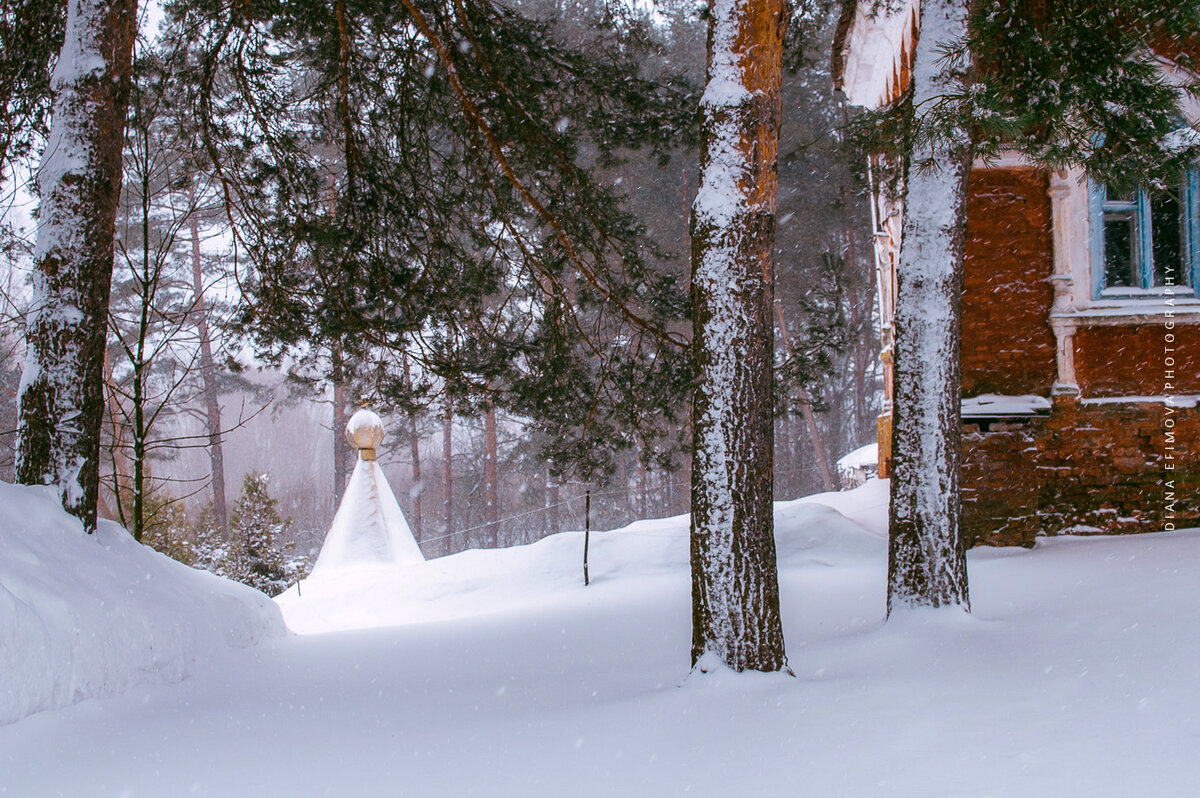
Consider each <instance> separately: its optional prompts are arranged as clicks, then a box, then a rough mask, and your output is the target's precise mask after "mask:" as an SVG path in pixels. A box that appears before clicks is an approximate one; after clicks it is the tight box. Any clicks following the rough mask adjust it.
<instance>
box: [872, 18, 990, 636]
mask: <svg viewBox="0 0 1200 798" xmlns="http://www.w3.org/2000/svg"><path fill="white" fill-rule="evenodd" d="M967 14H968V3H967V2H965V0H925V2H923V3H922V7H921V37H920V41H919V43H918V45H917V49H916V54H915V64H914V67H913V102H914V103H915V104H916V106H915V107H916V111H917V113H918V114H920V113H921V112H922V111H923V109H924V108H925V107H926V105H927V104H928V103H930V102H932V101H934V100H935V99H936V98H937V97H939V96H941V95H944V94H947V93H950V92H958V91H960V90H961V81H962V80H963V79H964V77H965V76H964V75H963V74H962V73H961V72H960V71H957V70H956V69H953V68H951V67H950V66H948V65H947V63H946V62H945V60H944V59H942V58H941V57H940V56H941V48H942V46H943V45H945V44H947V43H949V42H953V41H955V40H957V39H958V38H959V37H961V36H962V35H963V34H965V33H966V26H967ZM922 164H931V165H932V166H933V168H919V167H920V166H921V165H922ZM970 167H971V145H970V136H969V134H968V133H966V132H965V131H964V132H963V133H962V134H961V136H959V137H957V138H956V139H953V140H951V139H941V140H939V141H935V142H933V143H932V144H930V143H920V142H919V143H918V144H915V145H914V146H913V148H912V151H911V153H910V156H909V159H908V163H907V165H906V168H905V171H906V183H905V185H906V186H907V191H906V198H905V204H904V220H903V224H902V228H901V248H900V264H899V268H898V270H897V281H898V282H897V299H896V311H895V317H896V324H895V330H896V332H895V335H896V344H895V352H896V362H895V371H894V377H893V379H894V400H893V401H894V404H893V410H892V413H893V420H892V474H891V518H890V527H889V528H890V538H889V545H888V613H889V614H890V613H891V612H892V611H893V610H894V609H896V607H897V606H904V605H910V606H930V607H940V606H944V605H961V606H964V607H967V606H969V602H968V594H967V562H966V550H965V548H964V546H963V539H962V532H961V529H960V522H961V516H962V503H961V496H960V493H959V479H960V460H961V444H962V427H961V424H960V421H959V413H960V409H961V408H960V403H961V394H962V371H961V369H962V363H961V345H962V271H963V243H964V239H965V238H966V219H967V206H966V201H967V178H968V175H969V172H970Z"/></svg>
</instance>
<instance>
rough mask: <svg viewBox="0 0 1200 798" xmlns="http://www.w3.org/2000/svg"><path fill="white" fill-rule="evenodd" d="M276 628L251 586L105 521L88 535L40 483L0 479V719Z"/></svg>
mask: <svg viewBox="0 0 1200 798" xmlns="http://www.w3.org/2000/svg"><path fill="white" fill-rule="evenodd" d="M284 631H285V629H284V626H283V620H282V618H281V617H280V615H279V611H278V609H277V608H276V606H275V605H274V604H273V603H272V602H271V601H270V599H268V598H267V597H266V596H264V595H263V594H261V593H259V592H258V591H256V590H251V589H250V588H247V587H243V586H242V585H239V584H236V583H234V582H229V581H227V580H224V579H219V578H217V577H215V576H212V575H211V574H207V573H204V572H202V571H195V570H193V569H191V568H188V567H187V566H184V565H180V564H179V563H177V562H175V561H174V560H172V559H170V558H169V557H166V556H164V555H162V554H159V553H158V552H156V551H154V550H152V549H150V548H148V547H145V546H142V545H140V544H138V543H137V542H136V541H134V539H133V537H132V536H130V534H129V533H128V532H126V531H125V530H124V529H122V528H121V527H120V526H118V525H116V524H114V523H111V522H108V521H101V522H100V524H99V528H98V529H97V531H96V534H95V535H90V536H89V535H85V534H84V533H83V526H82V525H81V524H80V522H79V521H78V520H77V519H75V518H73V517H71V516H69V515H67V514H66V513H65V512H63V510H62V508H61V506H60V505H59V503H58V500H57V498H56V497H55V496H54V495H53V494H52V493H51V492H50V491H49V490H48V489H44V488H36V487H23V486H17V485H9V484H7V483H2V482H0V724H5V723H10V722H12V721H14V720H16V719H17V718H20V717H23V716H25V715H28V714H30V713H32V712H37V711H39V710H43V709H49V708H53V707H62V706H65V705H67V704H71V703H73V702H76V701H80V700H83V699H85V698H94V697H98V696H105V695H111V694H113V693H117V692H120V691H122V690H126V689H128V688H129V687H131V686H133V685H138V684H143V683H146V682H154V681H160V682H161V681H168V682H175V681H179V680H180V679H183V678H184V677H185V676H187V675H188V674H190V673H191V672H192V671H193V670H194V668H195V667H196V665H197V664H198V662H199V661H201V660H202V659H204V658H206V657H210V656H212V655H213V654H214V653H215V652H216V651H218V650H219V649H222V648H226V647H229V646H234V647H241V646H248V645H251V644H253V643H256V642H258V641H260V640H262V639H263V638H265V637H269V636H280V635H282V634H284ZM3 780H4V777H3V776H2V775H0V784H2V783H3ZM26 794H31V793H26Z"/></svg>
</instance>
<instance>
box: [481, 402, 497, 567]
mask: <svg viewBox="0 0 1200 798" xmlns="http://www.w3.org/2000/svg"><path fill="white" fill-rule="evenodd" d="M499 448H500V447H499V442H498V441H497V439H496V406H495V405H494V404H492V400H491V399H488V400H487V407H486V410H485V411H484V414H483V505H484V507H483V512H484V519H485V520H486V522H487V545H488V546H491V547H492V548H495V547H496V546H499V545H500V477H499V473H498V469H497V460H498V459H499V455H500V452H499Z"/></svg>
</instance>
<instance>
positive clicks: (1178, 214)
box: [834, 0, 1200, 545]
mask: <svg viewBox="0 0 1200 798" xmlns="http://www.w3.org/2000/svg"><path fill="white" fill-rule="evenodd" d="M917 2H918V0H907V2H906V3H904V4H903V6H904V7H903V8H902V9H899V10H896V11H893V12H891V13H887V12H886V11H879V12H877V13H875V12H873V11H872V9H873V7H874V5H875V4H874V3H872V2H871V1H870V0H864V1H863V2H855V1H854V0H847V2H846V3H845V6H844V9H843V15H842V18H841V21H840V24H839V27H838V32H837V37H836V39H835V43H834V81H835V85H836V86H837V87H838V88H839V89H841V90H842V91H844V92H845V94H846V96H847V98H848V100H849V101H850V102H851V103H852V104H854V105H861V106H866V107H879V106H881V105H883V104H885V103H888V102H891V101H892V100H894V99H896V98H897V97H898V96H899V95H900V94H901V93H902V92H903V91H904V89H905V88H906V86H907V81H908V77H909V73H910V67H911V63H912V53H913V51H914V45H915V41H916V37H917V36H918V35H919V31H918V27H917V26H918V18H919V14H918V13H917ZM1160 62H1161V64H1162V68H1163V70H1164V71H1165V73H1166V74H1167V75H1171V74H1178V67H1177V66H1176V65H1175V64H1174V62H1173V61H1172V53H1171V52H1170V49H1169V48H1166V47H1164V48H1162V50H1161V57H1160ZM1186 115H1187V117H1188V120H1189V121H1190V122H1192V123H1193V124H1194V123H1195V121H1196V120H1197V119H1200V103H1193V105H1192V107H1189V108H1187V109H1186ZM1197 174H1198V173H1197V171H1193V172H1191V174H1189V175H1188V176H1187V177H1186V178H1185V179H1184V180H1183V181H1181V183H1180V185H1178V186H1177V187H1175V188H1174V189H1173V190H1170V191H1162V192H1150V191H1148V190H1145V189H1139V190H1137V191H1134V192H1128V193H1124V194H1118V193H1116V192H1114V191H1110V190H1108V187H1107V186H1105V185H1104V184H1097V183H1095V182H1093V181H1090V180H1089V179H1088V178H1087V177H1086V175H1084V173H1083V172H1082V170H1079V169H1064V170H1060V171H1053V172H1048V171H1046V170H1041V169H1036V168H1033V167H1032V166H1030V165H1029V164H1028V163H1026V162H1024V161H1023V160H1022V159H1021V158H1020V157H1019V156H1017V155H1012V156H1009V157H1004V158H1001V159H1000V160H999V161H997V162H994V163H989V164H986V165H985V164H982V163H980V164H976V165H975V167H974V169H973V170H972V173H971V177H970V187H969V195H968V211H967V217H968V220H967V245H966V263H965V267H964V269H965V273H964V287H963V320H962V324H963V330H962V332H963V338H962V374H963V397H964V398H963V412H962V422H963V480H962V484H963V503H964V506H963V515H964V527H965V532H966V536H967V539H968V541H969V542H971V543H981V542H982V543H995V544H1020V545H1030V544H1032V542H1033V539H1034V536H1035V535H1038V534H1063V533H1068V532H1071V533H1077V534H1079V533H1100V532H1103V533H1111V532H1141V531H1157V530H1161V529H1172V528H1183V527H1186V526H1196V525H1197V524H1198V522H1200V500H1198V495H1200V457H1198V454H1197V446H1198V445H1200V410H1198V409H1197V398H1198V397H1200V181H1198V178H1197ZM875 193H876V196H875V198H874V202H873V221H874V228H875V229H874V241H875V255H876V265H877V272H878V278H879V289H880V290H879V296H880V303H881V304H880V310H881V318H882V339H883V340H882V348H883V361H884V370H885V386H886V387H885V405H884V414H883V416H881V418H880V426H879V444H880V446H879V450H880V469H881V472H882V473H885V474H886V472H887V466H888V455H889V450H890V449H889V443H890V406H891V398H892V397H891V383H892V379H891V376H892V375H891V368H890V357H891V351H892V327H891V319H892V318H893V309H894V302H895V290H896V280H895V271H896V265H897V263H898V258H897V256H898V252H899V245H900V220H901V214H902V213H903V208H902V207H900V206H899V204H898V203H897V202H895V201H893V200H891V199H889V198H888V197H887V196H886V195H885V193H884V192H879V191H877V192H875Z"/></svg>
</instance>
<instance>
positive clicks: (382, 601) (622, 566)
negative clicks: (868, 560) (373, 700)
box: [275, 480, 887, 634]
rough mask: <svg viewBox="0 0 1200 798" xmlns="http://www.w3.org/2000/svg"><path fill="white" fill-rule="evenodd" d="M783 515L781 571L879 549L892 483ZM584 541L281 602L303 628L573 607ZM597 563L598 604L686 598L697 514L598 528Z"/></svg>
mask: <svg viewBox="0 0 1200 798" xmlns="http://www.w3.org/2000/svg"><path fill="white" fill-rule="evenodd" d="M775 520H776V535H775V537H776V546H777V548H778V554H779V561H780V567H781V568H783V567H785V566H786V565H788V564H791V565H797V564H800V565H802V564H804V563H811V562H818V561H819V562H825V561H827V560H828V559H829V558H830V557H833V556H835V553H837V552H841V553H844V552H846V551H855V552H860V553H861V552H862V551H875V550H876V549H878V548H879V546H880V545H881V544H880V540H881V539H882V538H883V537H884V536H885V535H886V532H885V531H884V527H885V525H886V523H887V483H886V482H881V481H879V480H872V481H870V482H868V483H867V485H866V486H864V487H862V488H859V489H857V490H853V491H848V492H845V493H824V494H818V495H816V496H807V497H805V498H803V499H797V500H795V501H790V502H777V503H776V505H775ZM583 538H584V535H583V532H560V533H559V534H557V535H550V536H549V537H546V538H543V539H542V540H539V541H537V542H536V543H530V544H528V545H525V546H514V547H512V548H504V549H484V550H480V549H470V550H467V551H463V552H459V553H457V554H453V555H450V556H448V557H439V558H437V559H434V560H430V561H428V562H417V563H408V564H396V565H381V564H372V565H360V566H358V567H348V566H343V567H341V568H338V569H327V570H322V571H318V570H314V572H313V575H312V576H310V577H309V578H308V579H306V580H304V581H303V582H302V583H301V584H300V587H299V592H297V588H296V587H295V586H293V587H291V588H289V589H288V590H287V591H286V592H284V593H283V594H281V595H279V596H277V597H276V598H275V601H276V602H277V603H278V604H279V605H280V607H281V608H282V610H283V615H284V618H285V619H286V620H287V624H288V626H289V627H290V628H291V629H292V631H295V632H299V633H301V634H315V633H322V632H332V631H339V630H344V629H364V628H371V627H383V626H399V625H406V624H413V623H431V622H438V621H446V620H450V619H455V618H469V617H477V616H481V615H482V616H488V615H495V614H497V613H512V612H525V611H529V610H533V609H537V608H539V607H546V606H565V605H567V604H569V603H571V602H573V601H576V600H578V599H580V598H581V588H582V587H583ZM588 568H589V575H590V579H591V585H590V586H589V587H588V588H587V590H585V591H582V593H586V595H587V599H586V601H589V602H590V601H605V600H610V599H611V598H612V593H611V591H616V592H620V591H625V590H628V589H630V587H631V586H633V585H638V586H644V585H648V584H654V585H655V586H659V585H661V581H662V580H668V581H675V582H677V583H678V584H677V585H676V586H675V588H673V589H678V590H679V591H680V595H687V594H688V590H689V589H690V588H689V587H688V584H689V582H688V579H689V564H688V517H687V516H686V515H680V516H675V517H673V518H661V519H654V520H648V521H637V522H635V523H633V524H630V525H629V526H626V527H623V528H621V529H615V530H612V531H609V532H596V531H593V532H592V535H591V541H590V544H589V550H588Z"/></svg>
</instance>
